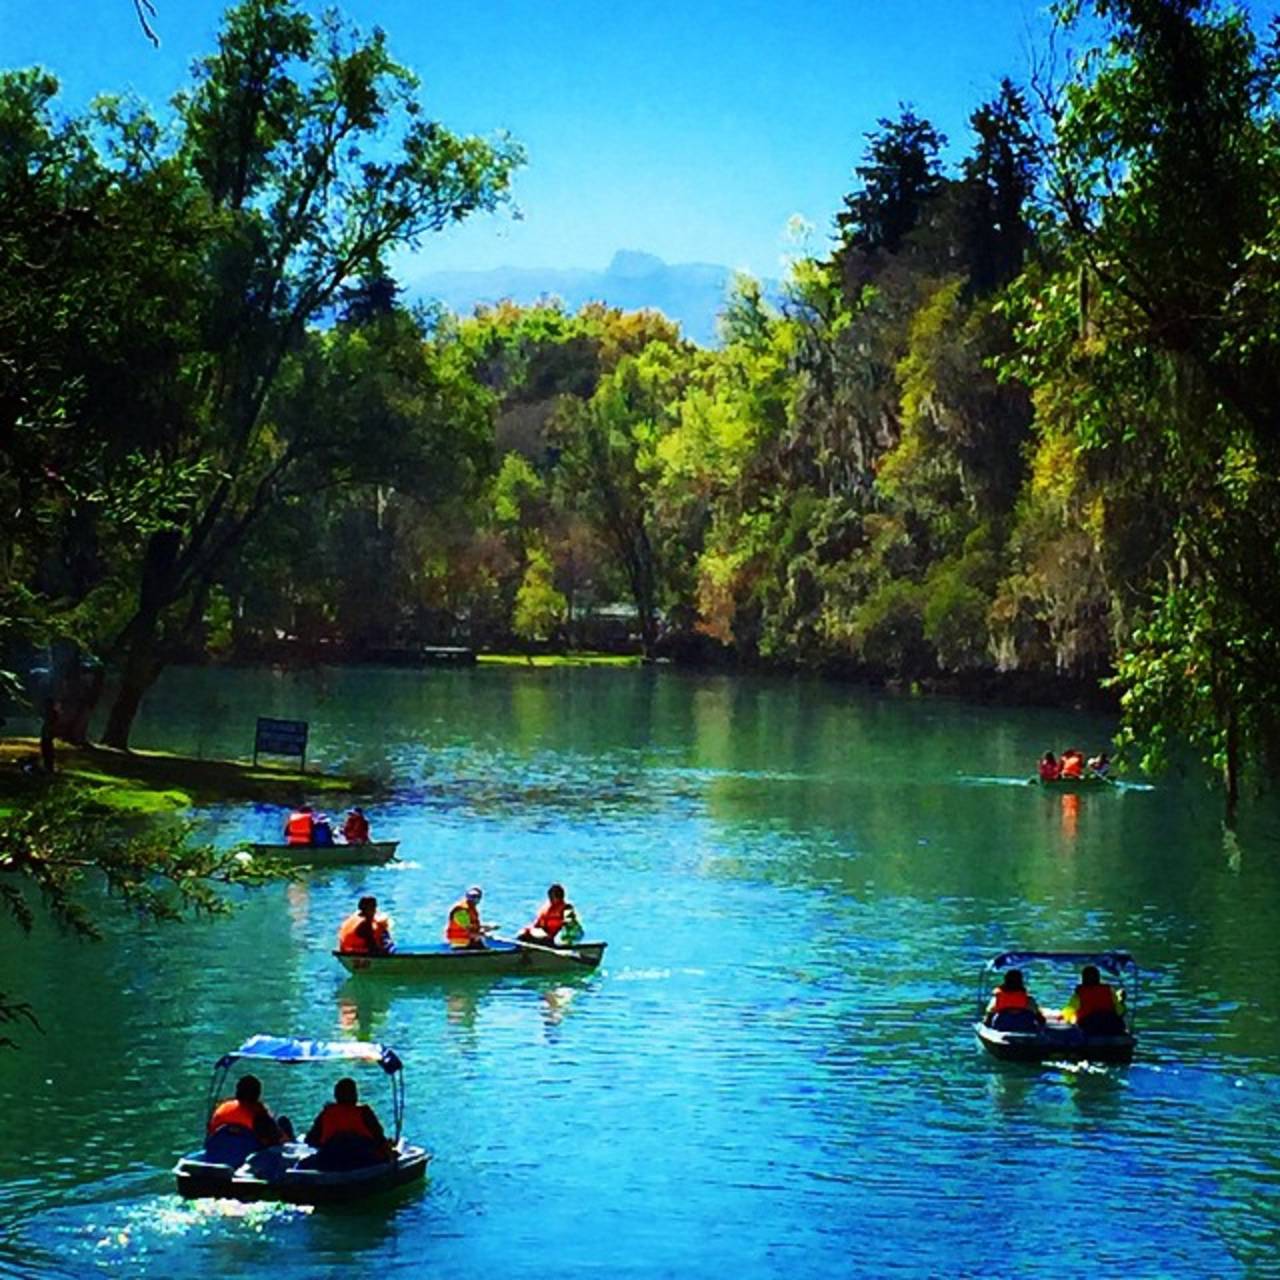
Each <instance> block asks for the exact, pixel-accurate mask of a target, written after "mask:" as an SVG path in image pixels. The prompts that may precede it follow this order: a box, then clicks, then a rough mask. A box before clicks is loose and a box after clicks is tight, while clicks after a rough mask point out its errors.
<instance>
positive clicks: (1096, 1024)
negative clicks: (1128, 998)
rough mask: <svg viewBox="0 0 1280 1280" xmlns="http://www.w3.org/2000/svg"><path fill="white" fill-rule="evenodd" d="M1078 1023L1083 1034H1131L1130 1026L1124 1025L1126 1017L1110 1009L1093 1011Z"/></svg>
mask: <svg viewBox="0 0 1280 1280" xmlns="http://www.w3.org/2000/svg"><path fill="white" fill-rule="evenodd" d="M1076 1025H1077V1026H1079V1028H1080V1032H1081V1034H1082V1035H1086V1036H1123V1035H1128V1034H1129V1028H1128V1027H1126V1026H1125V1025H1124V1019H1123V1018H1122V1017H1121V1016H1120V1015H1119V1014H1118V1013H1112V1012H1111V1010H1110V1009H1103V1010H1102V1011H1101V1012H1099V1013H1091V1014H1090V1015H1089V1016H1088V1017H1087V1018H1084V1019H1082V1020H1081V1021H1080V1022H1079V1023H1077V1024H1076Z"/></svg>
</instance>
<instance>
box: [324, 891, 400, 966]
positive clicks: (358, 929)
mask: <svg viewBox="0 0 1280 1280" xmlns="http://www.w3.org/2000/svg"><path fill="white" fill-rule="evenodd" d="M395 949H396V946H395V943H394V942H392V941H391V921H390V919H388V917H386V916H384V915H382V914H380V913H379V911H378V900H377V898H375V897H372V896H371V895H366V896H365V897H363V898H361V899H360V901H359V902H358V903H356V909H355V911H354V912H353V913H352V914H351V915H349V916H348V917H347V918H346V919H345V920H344V921H343V922H342V923H341V924H340V925H339V926H338V950H339V951H344V952H355V953H357V954H361V955H383V954H385V953H386V952H389V951H394V950H395Z"/></svg>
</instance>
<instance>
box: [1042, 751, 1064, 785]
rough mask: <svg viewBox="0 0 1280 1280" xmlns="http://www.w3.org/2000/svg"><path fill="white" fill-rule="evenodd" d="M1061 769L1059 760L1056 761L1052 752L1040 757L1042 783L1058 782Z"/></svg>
mask: <svg viewBox="0 0 1280 1280" xmlns="http://www.w3.org/2000/svg"><path fill="white" fill-rule="evenodd" d="M1059 772H1060V767H1059V765H1058V762H1057V760H1055V759H1054V756H1053V752H1052V751H1046V752H1045V753H1044V755H1043V756H1041V757H1040V781H1041V782H1057V780H1058V775H1059Z"/></svg>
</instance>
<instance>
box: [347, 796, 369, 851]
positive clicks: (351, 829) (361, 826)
mask: <svg viewBox="0 0 1280 1280" xmlns="http://www.w3.org/2000/svg"><path fill="white" fill-rule="evenodd" d="M342 838H343V839H344V840H345V841H346V842H347V843H348V844H368V843H369V819H368V818H366V817H365V816H364V810H363V809H362V808H360V806H359V805H356V806H355V807H354V808H352V809H349V810H348V811H347V816H346V818H344V819H343V822H342Z"/></svg>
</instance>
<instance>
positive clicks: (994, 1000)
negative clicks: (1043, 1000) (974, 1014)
mask: <svg viewBox="0 0 1280 1280" xmlns="http://www.w3.org/2000/svg"><path fill="white" fill-rule="evenodd" d="M982 1020H983V1022H985V1023H986V1025H987V1026H989V1027H993V1028H995V1030H997V1031H1038V1030H1039V1029H1040V1028H1041V1027H1043V1026H1044V1014H1043V1013H1041V1012H1040V1006H1039V1005H1038V1004H1036V1002H1035V1001H1034V1000H1033V999H1032V998H1031V993H1030V992H1029V991H1028V990H1027V988H1026V984H1025V983H1024V982H1023V980H1022V970H1021V969H1010V970H1008V971H1007V972H1006V973H1005V975H1004V978H1003V979H1002V980H1001V982H1000V985H999V986H998V987H997V988H996V989H995V990H994V991H993V992H992V993H991V999H990V1000H989V1001H988V1002H987V1011H986V1014H985V1016H984V1017H983V1019H982Z"/></svg>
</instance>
